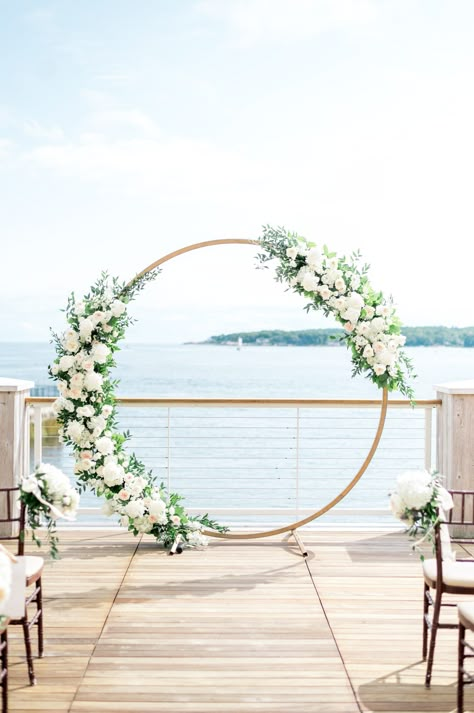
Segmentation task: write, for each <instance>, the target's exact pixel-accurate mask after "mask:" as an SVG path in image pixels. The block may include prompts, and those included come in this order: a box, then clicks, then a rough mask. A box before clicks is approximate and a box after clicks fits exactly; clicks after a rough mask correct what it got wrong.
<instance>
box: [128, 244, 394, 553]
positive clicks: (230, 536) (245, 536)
mask: <svg viewBox="0 0 474 713" xmlns="http://www.w3.org/2000/svg"><path fill="white" fill-rule="evenodd" d="M232 244H234V245H258V242H257V241H256V240H246V239H240V238H224V239H221V240H206V241H205V242H202V243H194V245H188V246H187V247H185V248H180V249H179V250H175V251H174V252H172V253H168V255H165V256H164V257H162V258H160V259H159V260H156V262H153V263H152V264H151V265H148V267H146V268H145V269H144V270H142V271H141V272H139V273H138V274H137V275H136V276H135V277H134V278H133V280H131V281H130V282H129V283H128V284H129V285H130V284H131V283H132V282H133V281H134V280H136V279H137V278H138V277H142V275H146V273H147V272H151V271H152V270H154V269H155V268H156V267H159V266H160V265H163V263H165V262H168V261H169V260H172V259H173V258H175V257H178V255H184V253H189V252H191V251H192V250H199V249H200V248H207V247H211V246H214V245H232ZM387 407H388V391H387V389H386V388H384V389H383V391H382V401H381V408H380V416H379V422H378V426H377V431H376V433H375V438H374V440H373V443H372V446H371V448H370V451H369V452H368V454H367V457H366V459H365V460H364V462H363V463H362V465H361V467H360V468H359V470H358V471H357V473H356V475H355V476H354V477H353V478H352V480H351V482H350V483H349V484H348V485H346V487H345V488H344V490H342V491H341V492H340V493H339V495H337V496H336V497H335V498H333V500H331V501H330V502H329V503H328V504H327V505H325V506H324V507H322V508H320V509H319V510H316V512H314V513H312V515H309V516H308V517H305V518H303V519H302V520H298V522H294V523H292V524H291V525H285V526H284V527H277V528H276V529H274V530H265V531H263V532H245V533H232V532H214V531H213V530H205V531H204V534H205V535H208V536H210V537H220V538H222V539H226V540H253V539H255V538H258V537H270V536H271V535H281V534H282V533H284V532H290V531H292V530H296V529H297V528H298V527H302V526H303V525H307V524H308V523H309V522H312V521H313V520H316V518H318V517H321V515H324V514H325V513H326V512H328V510H331V509H332V508H333V507H334V506H335V505H337V503H339V502H340V501H341V500H342V499H343V498H345V497H346V495H347V494H348V493H350V491H351V490H352V488H353V487H354V486H355V485H356V484H357V483H358V482H359V480H360V479H361V478H362V476H363V475H364V473H365V471H366V470H367V468H368V467H369V465H370V462H371V460H372V458H373V457H374V454H375V451H376V450H377V447H378V445H379V442H380V439H381V437H382V433H383V429H384V425H385V418H386V415H387Z"/></svg>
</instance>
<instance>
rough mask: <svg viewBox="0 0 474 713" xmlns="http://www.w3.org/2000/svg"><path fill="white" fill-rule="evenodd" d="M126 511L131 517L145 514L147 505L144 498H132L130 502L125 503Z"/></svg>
mask: <svg viewBox="0 0 474 713" xmlns="http://www.w3.org/2000/svg"><path fill="white" fill-rule="evenodd" d="M124 512H125V513H126V514H127V515H128V516H129V517H133V518H135V517H143V514H144V512H145V505H144V504H143V500H130V502H129V503H127V504H126V505H125V507H124Z"/></svg>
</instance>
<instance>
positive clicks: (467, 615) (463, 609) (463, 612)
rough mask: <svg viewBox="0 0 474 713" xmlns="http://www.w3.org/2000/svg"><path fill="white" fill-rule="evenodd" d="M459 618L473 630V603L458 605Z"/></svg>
mask: <svg viewBox="0 0 474 713" xmlns="http://www.w3.org/2000/svg"><path fill="white" fill-rule="evenodd" d="M458 610H459V616H461V617H462V618H463V619H464V620H465V622H466V624H467V623H469V624H470V625H471V627H470V628H473V629H474V602H470V603H466V604H458Z"/></svg>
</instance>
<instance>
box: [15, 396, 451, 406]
mask: <svg viewBox="0 0 474 713" xmlns="http://www.w3.org/2000/svg"><path fill="white" fill-rule="evenodd" d="M54 401H55V397H54V396H28V397H27V398H26V399H25V402H26V403H28V404H45V405H46V404H52V403H53V402H54ZM116 402H117V404H120V405H121V406H268V407H271V406H300V407H305V406H319V407H321V408H324V407H346V408H364V407H367V408H370V407H376V406H380V404H381V403H382V401H381V400H380V399H257V398H248V399H235V398H173V397H165V398H150V397H141V396H122V397H117V399H116ZM415 405H416V406H417V407H422V408H426V407H429V406H432V407H435V406H441V400H440V399H421V400H420V401H417V402H416V404H415ZM388 406H389V408H394V407H396V408H409V407H411V403H410V401H408V399H392V400H390V401H389V402H388Z"/></svg>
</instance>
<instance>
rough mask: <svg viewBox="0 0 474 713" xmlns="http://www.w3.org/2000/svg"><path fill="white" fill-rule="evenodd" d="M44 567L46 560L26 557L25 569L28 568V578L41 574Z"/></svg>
mask: <svg viewBox="0 0 474 713" xmlns="http://www.w3.org/2000/svg"><path fill="white" fill-rule="evenodd" d="M43 565H44V559H43V558H42V557H35V556H34V555H26V556H25V567H26V578H27V579H28V578H29V577H32V576H33V575H34V574H37V573H38V572H40V571H41V570H42V568H43Z"/></svg>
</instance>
